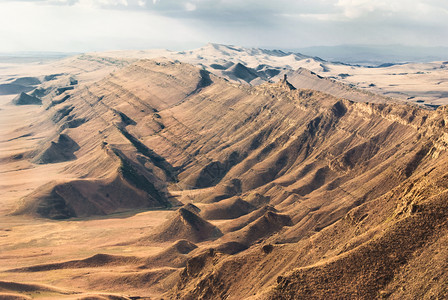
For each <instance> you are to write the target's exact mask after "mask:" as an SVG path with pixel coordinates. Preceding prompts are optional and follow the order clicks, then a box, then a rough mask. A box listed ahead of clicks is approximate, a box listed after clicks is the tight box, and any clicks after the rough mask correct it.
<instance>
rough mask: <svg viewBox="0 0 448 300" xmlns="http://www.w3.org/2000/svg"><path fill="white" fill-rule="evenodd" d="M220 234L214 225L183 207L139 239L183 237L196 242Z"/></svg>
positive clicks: (170, 239)
mask: <svg viewBox="0 0 448 300" xmlns="http://www.w3.org/2000/svg"><path fill="white" fill-rule="evenodd" d="M220 236H222V233H221V231H220V230H219V229H218V228H217V227H216V226H214V225H212V224H211V223H209V222H207V221H206V220H204V219H203V218H201V217H200V216H198V215H197V214H195V213H194V212H191V211H190V210H187V209H185V208H180V209H179V210H178V211H177V212H176V213H175V214H174V216H173V217H172V218H170V219H169V220H167V221H166V222H165V223H164V224H162V225H161V226H160V228H158V229H157V230H156V232H155V233H154V234H152V235H150V236H149V237H147V238H143V239H141V242H143V243H144V242H145V241H157V242H169V241H176V240H181V239H185V240H187V241H190V242H193V243H197V242H202V241H206V240H211V239H216V238H219V237H220Z"/></svg>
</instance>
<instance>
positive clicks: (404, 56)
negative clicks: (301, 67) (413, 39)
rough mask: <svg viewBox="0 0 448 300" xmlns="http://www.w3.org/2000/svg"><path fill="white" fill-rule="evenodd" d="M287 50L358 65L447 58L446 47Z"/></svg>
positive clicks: (330, 47)
mask: <svg viewBox="0 0 448 300" xmlns="http://www.w3.org/2000/svg"><path fill="white" fill-rule="evenodd" d="M289 51H293V52H300V53H302V54H306V55H313V56H318V57H320V58H322V59H325V60H328V61H339V62H344V63H349V64H360V65H381V64H384V63H404V62H431V61H441V60H448V47H416V46H403V45H378V46H373V45H372V46H370V45H340V46H314V47H306V48H297V49H289Z"/></svg>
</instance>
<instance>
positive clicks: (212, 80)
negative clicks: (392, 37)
mask: <svg viewBox="0 0 448 300" xmlns="http://www.w3.org/2000/svg"><path fill="white" fill-rule="evenodd" d="M220 47H221V48H220ZM222 47H224V46H222V45H221V46H217V45H209V46H207V47H205V48H202V49H199V50H197V51H196V52H194V51H193V52H191V53H171V52H166V51H165V52H164V51H153V52H151V51H148V52H135V53H134V52H127V53H121V52H111V53H102V54H101V53H96V54H86V55H80V56H76V57H71V58H67V59H64V60H61V61H55V62H51V63H46V64H43V65H34V66H27V67H26V68H25V67H24V66H5V67H4V69H3V70H2V76H1V77H0V91H1V93H2V96H0V101H1V103H0V123H1V125H2V126H1V127H0V149H1V152H0V182H1V183H0V186H1V193H2V197H1V204H2V205H1V208H0V216H1V218H0V298H1V299H31V298H36V299H162V298H163V299H322V298H327V299H352V298H353V299H382V298H389V299H445V298H447V297H448V273H447V272H446V270H447V269H448V260H447V257H448V223H447V220H448V153H447V147H448V130H447V126H446V123H447V122H448V109H447V107H446V106H444V104H446V103H445V102H443V101H444V100H443V99H442V98H441V97H435V96H434V95H435V93H430V95H432V96H431V97H435V98H434V99H436V100H434V99H433V98H430V97H429V96H428V95H429V94H428V93H426V94H425V92H424V91H425V89H424V88H425V87H426V88H427V91H428V90H429V91H431V90H432V88H433V85H432V83H433V82H434V80H436V77H437V74H439V73H438V72H439V70H438V69H434V71H433V72H432V73H431V74H419V75H421V76H422V78H425V79H424V80H422V81H419V82H420V83H421V84H420V85H419V86H418V87H414V90H412V89H409V90H406V91H405V88H404V87H403V86H400V83H397V84H396V85H394V86H393V88H391V89H387V88H386V87H385V86H381V82H383V81H388V82H393V80H394V78H395V77H394V76H396V75H390V76H389V77H387V78H388V79H387V80H386V75H384V74H385V73H384V72H383V73H381V74H383V75H381V74H379V73H380V71H381V70H379V69H368V68H365V69H364V70H361V69H360V68H359V67H356V68H355V67H353V69H352V75H350V76H342V77H344V78H337V76H332V75H331V74H327V73H331V72H342V71H341V68H349V67H348V66H338V65H335V64H331V63H326V62H323V61H319V60H316V59H314V58H310V57H299V56H297V55H296V56H291V54H285V53H283V54H282V53H279V52H271V53H264V52H263V53H261V54H260V53H259V52H256V51H255V50H251V51H252V52H250V51H249V52H248V53H249V54H247V56H244V55H243V54H244V53H243V54H241V53H240V54H239V55H240V56H232V53H229V52H226V53H227V54H223V53H222V51H221V50H222ZM215 50H216V51H215ZM218 50H220V51H218ZM228 51H230V50H228ZM258 51H261V50H258ZM240 52H241V51H240ZM207 55H208V56H207ZM268 55H270V56H269V57H270V60H269V61H270V63H271V65H269V66H268V65H266V64H265V61H262V63H263V64H260V57H264V56H266V57H267V56H268ZM156 56H165V58H157V59H141V58H143V57H150V58H154V57H156ZM182 57H184V58H185V59H184V60H182V59H181V58H182ZM198 57H201V58H200V59H199V58H198ZM193 58H195V59H193ZM181 60H182V61H185V62H181ZM196 60H200V61H201V62H198V61H196ZM232 61H233V62H232ZM293 62H296V63H297V65H293V64H292V63H293ZM255 64H259V65H258V67H257V66H255ZM281 65H283V66H288V67H283V68H281V67H280V66H281ZM429 65H431V64H429ZM433 65H437V66H440V65H443V64H439V63H434V64H433ZM306 67H308V68H309V69H311V70H308V69H307V68H306ZM420 67H421V68H422V69H424V68H429V67H428V64H427V65H425V66H420ZM313 68H314V69H313ZM319 68H321V69H320V70H319ZM338 68H339V69H338ZM391 68H415V70H419V66H418V65H415V64H412V65H411V66H395V67H391ZM332 69H333V71H331V70H332ZM361 71H363V72H365V73H362V72H361ZM383 71H384V70H383ZM347 72H348V71H347ZM367 72H371V73H370V74H371V76H372V77H371V78H378V80H377V83H376V84H375V86H367V87H364V86H363V83H362V82H361V81H356V82H355V81H352V82H351V83H350V82H348V79H350V80H355V79H356V78H361V77H362V76H368V73H367ZM375 72H377V73H378V74H377V73H375ZM422 72H423V71H422ZM425 72H426V71H425ZM428 72H429V71H428ZM284 74H286V75H287V79H286V80H285V79H284V77H283V76H284ZM326 74H327V75H329V76H327V75H326ZM372 74H373V75H372ZM375 74H376V75H375ZM440 74H442V73H440ZM330 75H331V76H330ZM369 76H370V75H369ZM381 76H384V78H383V77H381ZM399 76H404V75H399ZM330 77H333V78H330ZM350 77H352V78H350ZM445 77H446V74H445ZM354 78H355V79H354ZM400 78H401V77H400ZM356 80H357V79H356ZM400 80H402V78H401V79H400ZM415 80H417V79H415ZM425 80H426V81H425ZM437 80H439V81H440V82H444V83H442V84H439V85H438V89H439V90H437V93H440V94H443V93H446V92H448V91H447V89H446V82H445V81H444V80H446V78H443V76H442V75H440V76H439V79H437ZM375 89H376V90H375ZM398 90H399V92H400V93H402V95H406V96H405V97H404V96H403V97H401V98H400V97H395V96H394V93H397V91H398ZM388 93H389V94H388ZM390 93H391V94H390ZM413 93H414V94H415V95H417V94H419V93H420V95H422V97H425V95H426V96H427V98H425V100H424V101H426V102H416V101H414V100H412V99H414V98H412V99H409V97H415V96H409V95H411V94H413ZM390 96H394V97H393V98H391V97H390ZM415 99H416V98H415ZM431 101H433V102H431ZM425 103H426V104H428V103H429V104H430V105H424V104H425Z"/></svg>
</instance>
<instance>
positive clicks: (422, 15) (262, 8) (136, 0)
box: [0, 0, 448, 51]
mask: <svg viewBox="0 0 448 300" xmlns="http://www.w3.org/2000/svg"><path fill="white" fill-rule="evenodd" d="M13 16H20V17H13ZM112 16H113V17H112ZM6 20H8V22H7V21H6ZM95 20H97V21H95ZM118 20H119V21H118ZM117 22H120V23H119V24H118V23H117ZM1 23H3V25H2V26H3V28H0V38H2V44H1V45H0V51H1V49H2V48H3V49H5V48H14V47H15V48H20V49H21V48H27V47H35V45H37V44H39V45H48V46H47V47H53V48H58V49H59V48H69V47H70V45H75V44H76V45H78V46H76V47H78V48H82V47H85V48H88V49H92V48H93V49H96V48H98V47H101V49H103V48H135V47H138V48H151V47H156V48H160V47H165V48H170V47H173V48H179V46H178V45H184V48H187V45H192V44H194V45H200V44H203V43H206V42H209V41H211V42H218V43H230V44H240V45H243V46H266V47H284V48H294V47H301V46H311V45H332V44H348V43H351V44H353V43H355V44H359V43H369V44H385V43H402V44H425V45H432V44H436V45H437V44H438V45H448V41H447V40H446V32H448V1H446V0H426V1H425V0H375V1H372V0H276V1H273V0H245V1H242V0H0V24H1ZM86 23H88V24H91V25H90V27H88V28H87V27H86V26H85V24H86ZM11 24H14V26H11ZM54 24H57V25H56V26H55V25H54ZM5 26H6V27H5ZM22 27H23V28H27V30H28V33H27V30H22V29H21V28H22ZM121 28H123V29H121ZM40 29H42V30H41V31H39V34H40V35H41V39H46V40H47V42H46V44H43V43H38V42H36V43H34V44H32V43H31V41H32V40H33V39H35V36H36V34H38V33H37V31H38V30H40ZM64 29H65V30H66V31H67V33H66V34H67V36H68V37H69V36H70V31H72V32H75V34H74V35H73V38H72V40H70V39H69V38H68V37H67V38H66V39H65V40H64V43H55V42H52V39H54V37H55V36H58V35H61V34H62V33H61V32H62V31H63V30H64ZM83 30H84V31H85V32H83ZM51 36H53V37H51ZM83 36H86V37H92V40H93V41H92V42H82V40H83ZM93 36H95V38H93ZM18 37H21V40H20V42H17V41H18ZM84 40H87V38H86V39H84ZM4 41H6V42H4ZM27 41H28V42H27ZM62 44H63V45H64V46H63V47H62V46H61V45H62ZM30 45H31V46H30ZM81 45H83V46H81ZM86 45H87V46H86ZM175 45H177V46H175Z"/></svg>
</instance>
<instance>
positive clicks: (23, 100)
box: [11, 92, 42, 105]
mask: <svg viewBox="0 0 448 300" xmlns="http://www.w3.org/2000/svg"><path fill="white" fill-rule="evenodd" d="M11 102H12V104H15V105H42V100H41V99H39V98H37V97H34V96H30V95H28V94H27V93H25V92H22V93H20V94H19V95H18V96H17V97H15V98H14V99H13V100H12V101H11Z"/></svg>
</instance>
